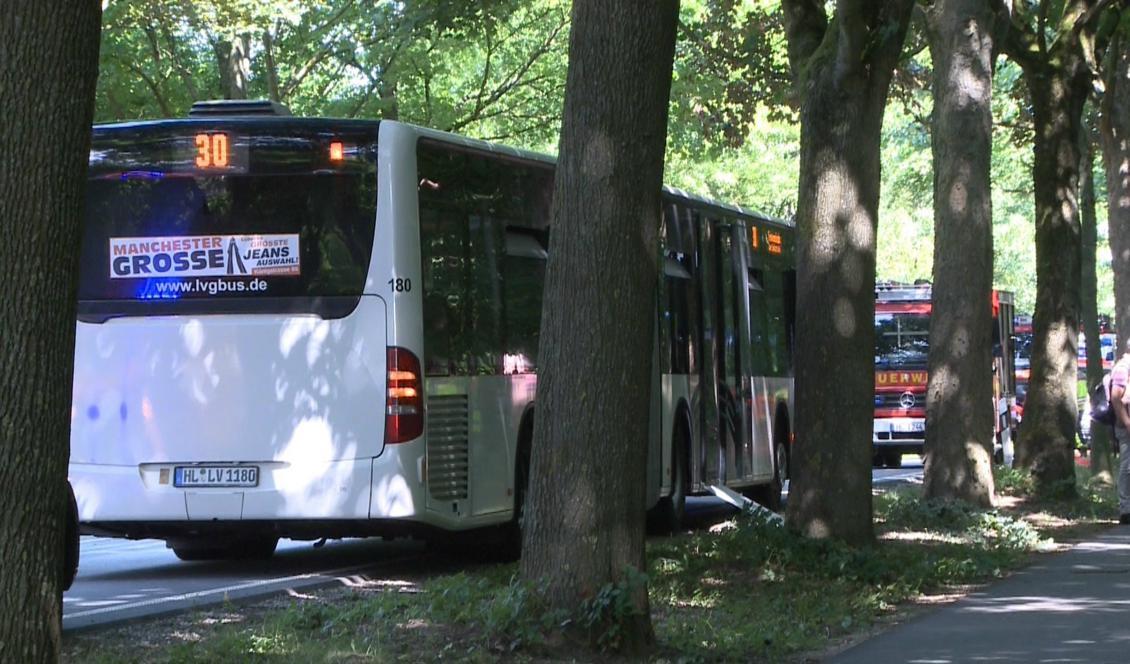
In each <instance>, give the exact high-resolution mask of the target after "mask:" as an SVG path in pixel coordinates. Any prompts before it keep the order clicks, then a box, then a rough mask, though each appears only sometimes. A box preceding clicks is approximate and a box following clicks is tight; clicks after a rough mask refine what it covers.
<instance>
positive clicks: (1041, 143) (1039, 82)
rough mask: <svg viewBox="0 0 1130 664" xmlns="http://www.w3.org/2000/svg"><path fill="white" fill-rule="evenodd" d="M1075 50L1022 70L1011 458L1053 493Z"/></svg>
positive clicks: (1064, 473)
mask: <svg viewBox="0 0 1130 664" xmlns="http://www.w3.org/2000/svg"><path fill="white" fill-rule="evenodd" d="M1077 50H1078V46H1076V47H1075V48H1070V47H1062V48H1057V49H1056V51H1058V52H1053V54H1052V55H1051V56H1049V58H1048V60H1047V62H1045V63H1038V64H1030V65H1029V66H1027V67H1026V68H1025V69H1024V78H1025V81H1026V83H1027V85H1028V93H1029V95H1030V98H1031V103H1032V114H1033V126H1034V129H1035V137H1034V141H1033V143H1034V153H1035V158H1034V162H1033V167H1032V185H1033V189H1034V191H1035V203H1036V205H1035V211H1036V310H1035V312H1034V315H1033V317H1032V360H1031V375H1030V378H1029V381H1028V396H1027V398H1026V400H1025V402H1024V426H1023V427H1021V429H1020V440H1019V442H1018V444H1017V450H1016V460H1015V463H1016V465H1018V466H1020V467H1022V468H1028V469H1029V470H1031V471H1032V474H1033V476H1034V477H1035V479H1036V483H1037V487H1038V488H1039V490H1041V491H1043V492H1050V493H1053V494H1060V495H1071V494H1074V493H1075V460H1074V450H1075V422H1076V416H1077V408H1078V405H1077V402H1076V399H1077V373H1076V372H1077V362H1076V352H1077V347H1078V346H1077V345H1078V332H1079V304H1080V302H1079V292H1080V290H1079V275H1080V253H1081V245H1080V220H1079V206H1078V200H1079V158H1080V152H1079V140H1080V132H1081V130H1082V114H1083V104H1084V103H1085V102H1086V99H1087V95H1088V93H1089V92H1090V81H1091V77H1090V72H1089V70H1088V68H1087V67H1086V65H1085V63H1084V62H1083V58H1082V56H1081V54H1079V53H1077V52H1076V51H1077ZM1049 63H1052V64H1049Z"/></svg>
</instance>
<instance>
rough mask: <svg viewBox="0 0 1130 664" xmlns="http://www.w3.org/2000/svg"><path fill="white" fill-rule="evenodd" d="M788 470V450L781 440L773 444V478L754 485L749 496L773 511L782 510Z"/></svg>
mask: <svg viewBox="0 0 1130 664" xmlns="http://www.w3.org/2000/svg"><path fill="white" fill-rule="evenodd" d="M785 472H788V451H787V450H785V445H784V443H782V442H781V441H780V440H778V441H776V442H775V443H774V444H773V479H771V480H769V482H768V483H766V484H761V485H758V486H755V487H753V488H752V489H751V490H750V492H749V494H748V495H749V498H750V499H751V500H753V501H754V502H755V503H757V504H758V505H761V506H762V507H764V508H765V509H767V510H770V511H772V512H780V511H781V506H782V505H784V501H783V500H781V493H782V492H783V491H784V489H785V480H784V473H785Z"/></svg>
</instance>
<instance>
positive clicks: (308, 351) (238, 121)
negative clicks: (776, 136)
mask: <svg viewBox="0 0 1130 664" xmlns="http://www.w3.org/2000/svg"><path fill="white" fill-rule="evenodd" d="M552 186H553V161H552V160H551V159H549V158H546V157H544V156H541V155H537V154H532V153H526V152H521V151H518V150H513V149H509V148H505V147H501V146H498V145H492V144H489V143H484V142H481V141H475V140H471V139H466V138H461V137H458V136H453V135H449V134H445V133H441V132H437V131H431V130H427V129H421V128H418V127H413V126H410V125H406V124H402V123H398V122H392V121H381V122H377V121H352V120H329V119H312V118H293V117H289V115H287V114H285V113H283V112H280V109H279V108H278V106H277V105H267V104H263V103H255V102H239V103H224V102H205V103H201V104H197V105H196V106H195V107H194V110H193V112H192V113H191V114H190V116H189V118H187V119H178V120H161V121H147V122H133V123H125V124H111V125H99V126H96V127H95V128H94V131H93V143H92V148H91V153H90V166H89V181H88V193H87V203H86V216H85V228H84V239H83V249H82V259H81V260H82V266H81V279H80V285H79V303H78V322H77V338H76V351H75V374H74V401H73V407H72V415H71V419H72V422H71V431H72V433H71V463H70V481H71V483H72V485H73V486H74V490H75V494H76V497H77V501H78V510H79V520H80V522H81V529H82V531H83V532H84V533H86V534H93V535H101V536H112V537H128V538H159V539H164V540H166V542H167V543H168V545H169V546H170V548H172V549H173V550H174V552H175V553H176V554H177V555H178V556H179V557H181V558H182V559H208V558H229V557H266V556H269V555H271V553H272V552H273V551H274V548H275V545H276V544H277V541H278V538H280V537H289V538H297V539H320V538H324V537H330V538H333V537H353V536H368V535H385V536H402V535H418V536H424V537H427V536H428V535H429V534H434V533H443V532H448V533H450V532H455V531H469V530H473V529H479V528H488V527H499V526H501V527H502V529H503V530H507V531H510V532H513V530H514V529H515V525H516V523H515V522H516V521H517V519H515V517H514V515H515V514H516V513H518V510H516V505H518V506H520V503H521V500H522V496H523V495H524V489H525V481H526V480H525V478H526V476H527V464H528V459H529V446H530V437H531V432H532V422H533V417H535V413H536V406H537V401H536V392H537V390H536V387H537V373H536V366H535V363H536V358H537V345H538V327H539V322H540V315H541V294H542V284H543V276H544V270H545V261H546V256H547V252H548V251H549V247H548V237H549V234H548V222H549V213H550V200H551V197H552ZM663 203H664V216H663V242H664V246H663V247H662V248H660V247H657V251H663V258H664V263H665V269H664V274H663V275H656V278H657V280H658V281H659V284H660V291H659V292H660V297H659V300H660V301H659V306H658V307H657V312H658V315H657V317H656V328H655V330H654V332H653V334H652V336H653V338H654V340H655V341H654V347H655V380H654V383H655V387H654V397H653V404H654V406H653V408H652V414H651V418H652V429H653V431H654V435H653V436H652V439H653V440H652V445H651V453H650V459H649V462H648V467H647V469H646V472H647V473H648V479H649V498H648V505H647V507H649V508H652V514H653V515H654V516H655V519H656V521H658V522H659V523H660V525H662V526H664V527H667V528H672V527H677V526H678V522H679V519H680V518H681V516H682V508H683V504H684V500H685V497H686V495H688V494H696V493H705V492H707V491H708V490H709V487H711V486H712V485H728V486H730V487H733V488H735V489H739V490H742V491H743V492H745V493H749V494H752V495H755V496H757V497H759V498H760V499H761V500H762V501H764V502H766V503H769V504H770V505H776V504H777V503H778V501H779V500H780V491H781V481H782V480H783V478H784V476H785V474H786V473H787V460H788V445H789V443H790V429H789V413H790V406H791V403H792V378H791V374H792V368H791V356H792V348H791V344H792V337H793V334H792V325H793V320H794V317H793V310H794V308H795V307H794V302H795V294H794V293H795V277H794V275H795V272H794V270H793V267H792V266H793V258H792V256H793V246H792V245H793V228H792V226H791V225H790V224H787V223H783V222H780V221H775V220H772V219H768V218H766V217H763V216H760V215H757V214H754V213H751V212H748V211H745V210H742V209H739V208H736V207H731V206H724V205H719V204H717V203H712V202H710V201H706V200H704V199H700V198H695V197H692V196H688V195H686V194H683V193H681V192H678V191H675V190H670V189H667V190H665V191H664V193H663ZM641 472H643V469H641Z"/></svg>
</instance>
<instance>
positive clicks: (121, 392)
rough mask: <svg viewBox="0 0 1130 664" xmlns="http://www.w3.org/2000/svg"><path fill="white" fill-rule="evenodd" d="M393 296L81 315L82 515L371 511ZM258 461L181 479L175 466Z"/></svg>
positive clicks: (76, 481) (74, 417)
mask: <svg viewBox="0 0 1130 664" xmlns="http://www.w3.org/2000/svg"><path fill="white" fill-rule="evenodd" d="M385 318H386V315H385V304H384V301H383V300H382V299H381V298H379V297H373V296H365V297H362V298H361V300H360V303H359V304H358V306H357V308H356V310H354V311H353V313H351V314H350V315H349V316H347V317H345V318H342V319H337V320H322V319H320V318H318V317H317V316H283V315H225V316H169V317H153V318H142V317H124V318H114V319H110V320H108V321H106V322H104V323H100V324H90V323H82V322H80V323H78V326H77V330H76V339H75V349H76V352H75V371H74V398H73V405H72V413H71V467H70V473H71V481H72V483H73V485H74V488H75V493H76V495H77V496H78V502H79V513H80V520H82V521H128V520H145V521H164V520H181V519H191V520H196V519H240V518H242V519H268V518H283V519H297V518H366V517H368V513H369V501H370V495H369V493H370V492H369V486H370V482H371V473H372V462H371V459H372V458H373V457H376V456H378V455H380V454H381V450H382V447H383V445H384V408H383V406H384V401H385V376H386V367H385V361H386V357H385V355H386V349H385V345H386V344H385V338H384V337H385V335H384V330H385ZM208 463H214V464H224V463H229V464H230V463H238V464H253V465H257V466H259V469H260V472H259V485H258V486H257V487H247V488H198V489H180V488H174V487H173V486H172V480H171V478H172V475H173V467H174V466H176V465H183V464H208Z"/></svg>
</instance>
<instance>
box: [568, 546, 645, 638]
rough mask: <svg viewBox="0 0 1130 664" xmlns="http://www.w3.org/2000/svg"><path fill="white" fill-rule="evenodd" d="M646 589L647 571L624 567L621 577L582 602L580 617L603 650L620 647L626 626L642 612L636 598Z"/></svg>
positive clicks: (578, 619)
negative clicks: (645, 572)
mask: <svg viewBox="0 0 1130 664" xmlns="http://www.w3.org/2000/svg"><path fill="white" fill-rule="evenodd" d="M646 591H647V575H646V574H644V573H643V572H641V571H639V570H638V569H636V568H634V567H625V568H624V572H623V575H622V578H621V579H620V581H617V582H616V583H607V584H605V585H604V586H603V587H602V588H601V589H600V590H599V591H598V592H597V593H596V595H595V596H593V597H592V598H591V599H587V600H585V601H583V602H581V606H580V609H579V611H578V615H577V621H578V623H579V624H580V626H581V627H583V628H585V629H586V630H588V632H589V634H590V635H591V640H592V641H593V642H595V643H596V644H597V646H598V647H599V648H600V649H601V650H609V651H614V652H615V651H618V650H620V649H621V646H622V645H623V643H622V639H623V636H624V630H625V628H626V627H628V626H629V623H630V621H631V620H633V619H636V618H639V617H640V616H641V615H642V614H641V611H640V608H639V606H638V605H637V601H636V600H637V598H638V597H640V596H641V594H642V593H644V592H646Z"/></svg>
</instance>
